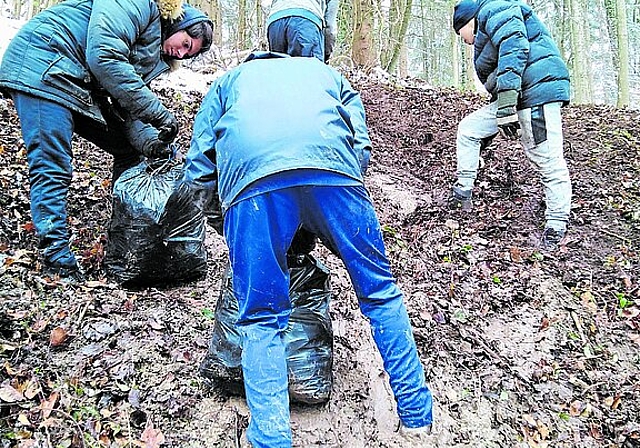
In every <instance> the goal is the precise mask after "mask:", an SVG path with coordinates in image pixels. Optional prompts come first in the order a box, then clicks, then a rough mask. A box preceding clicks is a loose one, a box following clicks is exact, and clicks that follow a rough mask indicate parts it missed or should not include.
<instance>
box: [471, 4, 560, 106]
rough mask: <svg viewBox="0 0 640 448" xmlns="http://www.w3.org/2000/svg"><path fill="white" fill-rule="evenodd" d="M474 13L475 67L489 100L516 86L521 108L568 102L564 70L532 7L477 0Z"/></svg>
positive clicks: (551, 40) (549, 36) (552, 43)
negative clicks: (475, 26) (475, 30)
mask: <svg viewBox="0 0 640 448" xmlns="http://www.w3.org/2000/svg"><path fill="white" fill-rule="evenodd" d="M476 17H477V21H478V22H477V34H476V37H475V42H474V62H475V69H476V73H477V74H478V78H479V79H480V81H482V83H483V84H484V86H485V88H486V89H487V91H488V92H489V93H490V94H491V95H492V97H493V98H494V99H495V97H496V96H497V94H498V92H502V91H505V90H516V91H518V92H519V94H520V96H519V103H518V108H520V109H522V108H530V107H533V106H538V105H542V104H546V103H550V102H557V101H561V102H563V103H565V104H566V103H568V102H569V98H570V90H569V89H570V87H569V71H568V70H567V66H566V64H565V63H564V61H563V60H562V58H561V56H560V52H559V50H558V47H557V46H556V44H555V42H554V41H553V38H552V37H551V34H550V33H549V30H547V28H546V27H545V25H544V24H543V23H542V22H541V21H540V19H539V18H538V17H537V16H536V14H535V13H534V12H533V10H532V9H531V7H529V6H528V5H527V4H525V3H523V2H522V1H520V0H480V2H479V6H478V13H477V16H476Z"/></svg>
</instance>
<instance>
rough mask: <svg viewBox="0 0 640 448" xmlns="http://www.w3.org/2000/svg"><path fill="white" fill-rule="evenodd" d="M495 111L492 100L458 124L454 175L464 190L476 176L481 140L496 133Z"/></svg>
mask: <svg viewBox="0 0 640 448" xmlns="http://www.w3.org/2000/svg"><path fill="white" fill-rule="evenodd" d="M497 111H498V103H497V102H496V101H494V102H492V103H490V104H487V105H486V106H484V107H482V108H480V109H478V110H476V111H475V112H473V113H471V114H469V115H467V116H466V117H464V118H463V119H462V121H461V122H460V124H459V125H458V136H457V139H456V154H457V159H458V168H457V172H456V175H457V177H458V182H457V184H458V185H459V186H460V187H462V189H464V190H471V189H473V184H474V182H475V180H476V177H477V176H478V164H479V161H480V147H481V146H482V141H483V140H485V139H487V138H491V137H493V136H495V135H496V134H497V133H498V123H497V121H496V112H497Z"/></svg>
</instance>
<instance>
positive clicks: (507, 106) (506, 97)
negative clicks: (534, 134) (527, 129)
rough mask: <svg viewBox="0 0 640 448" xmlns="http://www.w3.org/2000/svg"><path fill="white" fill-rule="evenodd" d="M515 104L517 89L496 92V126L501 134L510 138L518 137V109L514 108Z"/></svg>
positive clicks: (516, 102)
mask: <svg viewBox="0 0 640 448" xmlns="http://www.w3.org/2000/svg"><path fill="white" fill-rule="evenodd" d="M517 104H518V91H517V90H504V91H502V92H500V93H498V113H497V114H496V118H497V119H498V127H499V128H500V129H501V130H502V132H503V134H504V135H505V136H506V137H507V138H510V139H511V140H515V139H517V138H519V137H520V123H519V122H518V110H517V109H516V105H517Z"/></svg>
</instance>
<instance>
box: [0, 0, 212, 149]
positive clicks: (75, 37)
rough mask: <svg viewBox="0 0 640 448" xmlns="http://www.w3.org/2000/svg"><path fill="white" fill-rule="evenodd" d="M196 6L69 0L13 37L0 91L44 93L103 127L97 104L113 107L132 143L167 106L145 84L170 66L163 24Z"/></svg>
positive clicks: (168, 0) (150, 0) (151, 0)
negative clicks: (164, 49) (163, 49)
mask: <svg viewBox="0 0 640 448" xmlns="http://www.w3.org/2000/svg"><path fill="white" fill-rule="evenodd" d="M183 8H184V9H183ZM194 10H195V8H188V9H187V5H184V6H183V5H182V0H157V2H156V1H155V0H119V1H114V0H66V1H64V2H62V3H60V4H58V5H55V6H52V7H50V8H48V9H45V10H44V11H42V12H41V13H39V14H38V15H36V16H35V17H34V18H33V19H31V20H29V21H28V22H27V23H26V24H25V25H24V26H23V27H22V28H21V29H20V30H19V31H18V33H17V34H16V35H15V36H14V38H13V39H12V40H11V42H10V44H9V46H8V47H7V49H6V51H5V53H4V56H3V59H2V65H0V88H5V89H13V90H18V91H21V92H25V93H28V94H31V95H34V96H37V97H41V98H46V99H48V100H51V101H54V102H56V103H59V104H62V105H63V106H65V107H67V108H69V109H71V110H73V111H74V112H77V113H79V114H82V115H85V116H87V117H89V118H91V119H93V120H95V121H98V122H100V123H102V124H105V118H104V116H103V113H102V108H104V107H112V106H113V107H114V108H116V109H117V110H118V115H121V116H122V118H123V120H125V121H126V122H127V123H128V125H129V127H130V135H129V140H132V139H133V140H136V139H140V140H142V141H144V140H143V138H142V135H143V134H142V133H144V132H151V130H150V127H149V126H144V124H145V123H153V122H154V120H155V119H157V118H158V117H160V116H162V115H163V112H164V111H165V110H166V109H165V107H164V105H163V104H162V103H161V102H160V100H159V99H158V97H157V96H156V95H155V94H153V92H152V91H151V90H150V88H149V83H150V82H151V81H152V80H153V79H155V78H156V77H158V76H159V75H160V74H161V73H163V72H165V71H167V70H169V68H170V66H169V64H168V62H167V61H165V60H164V59H163V58H162V57H161V45H162V41H163V28H171V29H175V28H179V27H176V23H183V22H185V23H186V21H187V20H188V21H189V23H193V21H194V18H193V17H192V14H193V13H194ZM196 11H197V10H196ZM198 14H200V15H201V14H202V13H199V11H198ZM196 20H197V19H196ZM200 20H208V19H207V18H206V16H204V15H201V17H200ZM132 143H133V145H134V147H138V148H139V146H140V145H138V144H136V142H135V141H132Z"/></svg>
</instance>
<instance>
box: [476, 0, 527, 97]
mask: <svg viewBox="0 0 640 448" xmlns="http://www.w3.org/2000/svg"><path fill="white" fill-rule="evenodd" d="M487 7H488V8H491V9H490V10H489V12H488V14H487V15H484V14H482V13H481V14H479V20H480V22H481V23H480V26H482V25H484V28H485V31H486V33H487V35H488V36H489V38H490V39H491V43H492V44H493V45H494V46H495V48H497V50H498V70H497V73H496V75H497V77H496V93H497V92H502V91H505V90H516V91H518V92H519V91H520V90H521V87H522V75H523V73H524V69H525V67H526V65H527V60H528V58H529V40H528V38H527V29H526V27H525V23H524V18H523V16H522V10H521V9H520V6H518V3H516V2H506V1H495V2H490V3H488V4H487ZM483 16H484V17H485V23H484V24H482V17H483Z"/></svg>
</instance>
